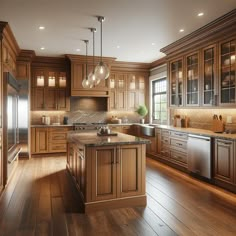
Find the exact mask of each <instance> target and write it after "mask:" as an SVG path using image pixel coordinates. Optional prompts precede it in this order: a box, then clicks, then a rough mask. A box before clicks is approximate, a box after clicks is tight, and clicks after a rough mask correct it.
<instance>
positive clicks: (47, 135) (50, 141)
mask: <svg viewBox="0 0 236 236" xmlns="http://www.w3.org/2000/svg"><path fill="white" fill-rule="evenodd" d="M70 129H71V128H70V127H45V128H41V127H39V128H31V152H32V154H43V153H58V152H66V150H67V144H66V143H67V132H68V131H69V130H70Z"/></svg>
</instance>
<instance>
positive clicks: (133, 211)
mask: <svg viewBox="0 0 236 236" xmlns="http://www.w3.org/2000/svg"><path fill="white" fill-rule="evenodd" d="M65 165H66V159H65V157H40V158H32V159H31V160H22V161H20V162H19V166H18V168H17V171H16V173H15V175H14V176H13V178H12V180H11V182H10V184H9V185H8V186H7V188H6V189H5V191H4V193H3V195H2V196H1V199H0V236H14V235H17V236H38V235H40V236H41V235H45V236H47V235H54V236H60V235H62V236H67V235H72V236H76V235H86V236H90V235H91V236H93V235H96V236H100V235H109V236H110V235H112V236H113V235H141V236H151V235H164V236H172V235H191V236H194V235H202V236H203V235H214V236H217V235H219V236H230V235H236V195H235V194H233V193H230V192H227V191H224V190H222V189H220V188H217V187H214V186H211V185H209V184H206V183H203V182H200V181H199V180H196V179H193V178H192V177H189V176H188V175H187V174H184V173H181V172H179V171H176V170H174V169H172V168H170V167H167V166H165V165H163V164H160V163H157V162H156V161H154V160H152V159H149V158H147V173H146V192H147V206H146V207H145V208H142V207H135V208H121V209H113V210H104V211H98V212H95V213H90V214H83V213H81V202H80V200H79V198H78V196H77V193H76V189H75V188H74V186H73V184H72V182H71V179H70V176H69V175H68V173H67V171H66V169H65Z"/></svg>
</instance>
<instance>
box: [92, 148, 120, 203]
mask: <svg viewBox="0 0 236 236" xmlns="http://www.w3.org/2000/svg"><path fill="white" fill-rule="evenodd" d="M115 153H116V149H115V147H101V148H96V149H93V155H92V158H93V159H92V169H93V170H92V185H93V187H92V200H94V201H99V200H106V199H113V198H115V197H116V165H115Z"/></svg>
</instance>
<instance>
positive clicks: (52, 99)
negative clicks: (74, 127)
mask: <svg viewBox="0 0 236 236" xmlns="http://www.w3.org/2000/svg"><path fill="white" fill-rule="evenodd" d="M46 97H47V99H46V101H47V102H46V110H56V108H57V90H56V89H54V88H52V89H50V88H49V89H47V90H46Z"/></svg>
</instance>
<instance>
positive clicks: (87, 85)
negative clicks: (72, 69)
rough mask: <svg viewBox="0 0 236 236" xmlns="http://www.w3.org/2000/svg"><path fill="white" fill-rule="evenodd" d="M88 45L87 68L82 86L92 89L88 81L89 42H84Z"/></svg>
mask: <svg viewBox="0 0 236 236" xmlns="http://www.w3.org/2000/svg"><path fill="white" fill-rule="evenodd" d="M83 41H84V42H85V44H86V68H85V77H84V79H83V81H82V86H83V88H90V87H91V84H90V82H89V80H88V59H87V56H88V42H89V41H88V40H83Z"/></svg>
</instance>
